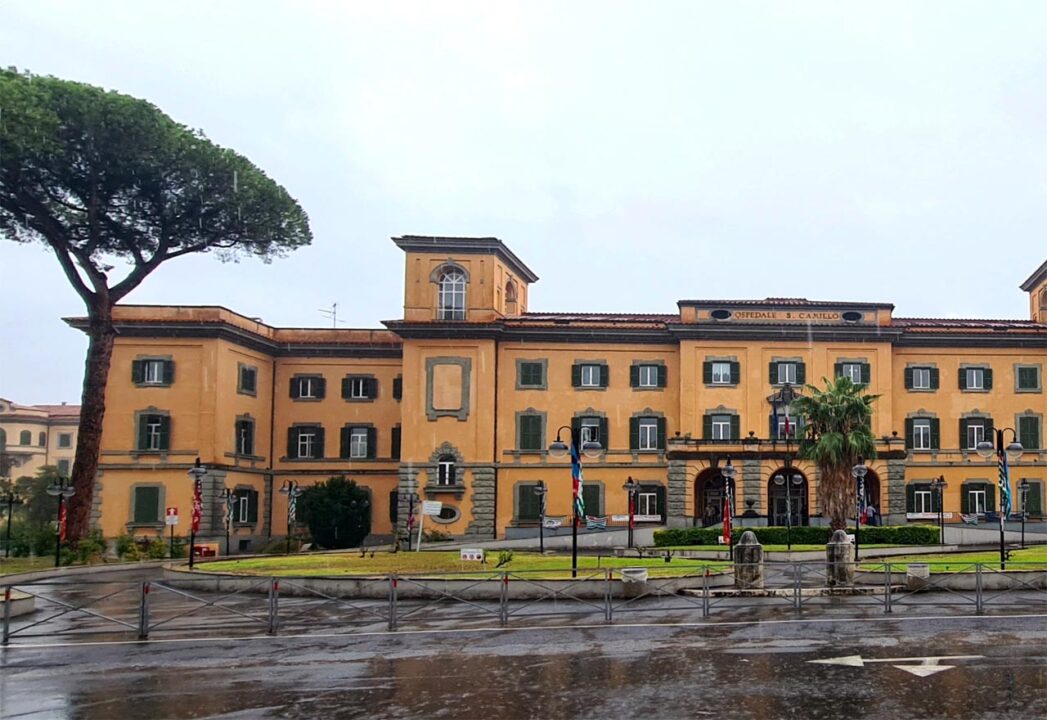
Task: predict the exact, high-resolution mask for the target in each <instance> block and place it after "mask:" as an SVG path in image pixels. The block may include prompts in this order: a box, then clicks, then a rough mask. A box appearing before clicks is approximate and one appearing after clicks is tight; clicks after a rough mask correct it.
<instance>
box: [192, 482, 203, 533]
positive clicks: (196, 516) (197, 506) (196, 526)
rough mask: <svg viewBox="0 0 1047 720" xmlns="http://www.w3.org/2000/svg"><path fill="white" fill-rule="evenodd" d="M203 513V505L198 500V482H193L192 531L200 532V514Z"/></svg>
mask: <svg viewBox="0 0 1047 720" xmlns="http://www.w3.org/2000/svg"><path fill="white" fill-rule="evenodd" d="M202 514H203V505H202V503H201V502H200V483H199V482H197V483H193V532H194V533H197V532H200V515H202Z"/></svg>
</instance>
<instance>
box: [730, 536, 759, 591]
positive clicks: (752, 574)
mask: <svg viewBox="0 0 1047 720" xmlns="http://www.w3.org/2000/svg"><path fill="white" fill-rule="evenodd" d="M733 559H734V586H735V587H736V588H739V589H740V590H754V589H760V588H763V545H761V544H760V541H759V540H757V539H756V534H755V533H754V532H753V531H752V530H746V531H745V532H743V533H742V539H741V540H739V541H738V544H737V545H735V546H734V558H733Z"/></svg>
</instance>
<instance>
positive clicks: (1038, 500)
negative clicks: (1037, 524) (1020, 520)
mask: <svg viewBox="0 0 1047 720" xmlns="http://www.w3.org/2000/svg"><path fill="white" fill-rule="evenodd" d="M1019 502H1021V499H1020V498H1019ZM1025 512H1027V513H1029V514H1030V515H1042V514H1043V483H1042V482H1039V481H1030V482H1029V494H1028V495H1026V496H1025Z"/></svg>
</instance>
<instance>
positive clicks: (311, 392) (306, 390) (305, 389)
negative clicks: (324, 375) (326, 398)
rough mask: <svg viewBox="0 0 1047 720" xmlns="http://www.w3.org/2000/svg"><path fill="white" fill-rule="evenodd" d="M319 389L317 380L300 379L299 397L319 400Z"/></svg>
mask: <svg viewBox="0 0 1047 720" xmlns="http://www.w3.org/2000/svg"><path fill="white" fill-rule="evenodd" d="M317 389H318V388H317V384H316V378H308V377H307V378H298V397H300V398H317V397H319V395H317V394H316V391H317Z"/></svg>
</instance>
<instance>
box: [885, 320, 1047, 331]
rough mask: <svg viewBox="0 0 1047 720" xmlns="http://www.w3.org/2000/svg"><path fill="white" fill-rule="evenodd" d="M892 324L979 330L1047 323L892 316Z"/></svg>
mask: <svg viewBox="0 0 1047 720" xmlns="http://www.w3.org/2000/svg"><path fill="white" fill-rule="evenodd" d="M891 325H893V326H894V327H902V328H914V329H920V328H936V329H972V330H973V329H978V330H1040V331H1043V332H1047V325H1044V324H1043V323H1036V322H1033V321H1032V320H993V319H980V318H899V317H896V318H892V319H891Z"/></svg>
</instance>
